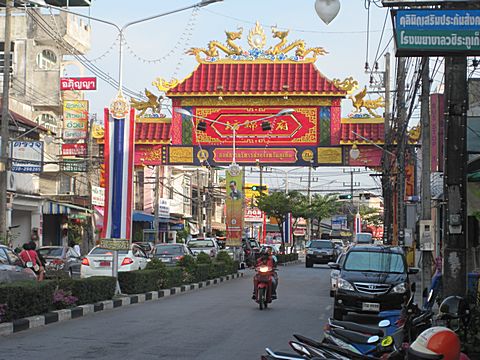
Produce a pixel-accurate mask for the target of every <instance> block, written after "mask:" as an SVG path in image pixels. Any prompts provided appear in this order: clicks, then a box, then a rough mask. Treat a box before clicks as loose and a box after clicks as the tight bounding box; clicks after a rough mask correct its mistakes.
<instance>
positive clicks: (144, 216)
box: [132, 211, 155, 223]
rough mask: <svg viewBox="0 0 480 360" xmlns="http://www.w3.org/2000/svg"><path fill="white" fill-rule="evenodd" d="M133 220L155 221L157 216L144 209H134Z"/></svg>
mask: <svg viewBox="0 0 480 360" xmlns="http://www.w3.org/2000/svg"><path fill="white" fill-rule="evenodd" d="M132 220H133V221H143V222H150V223H153V221H154V220H155V216H153V215H151V214H147V213H144V212H143V211H134V212H133V214H132Z"/></svg>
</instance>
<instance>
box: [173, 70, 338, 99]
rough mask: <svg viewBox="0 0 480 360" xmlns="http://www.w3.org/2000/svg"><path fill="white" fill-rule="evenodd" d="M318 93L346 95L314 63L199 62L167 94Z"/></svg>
mask: <svg viewBox="0 0 480 360" xmlns="http://www.w3.org/2000/svg"><path fill="white" fill-rule="evenodd" d="M285 92H288V93H289V94H295V93H298V94H318V95H323V94H325V95H333V96H344V95H346V92H345V91H343V90H340V89H338V88H337V87H336V86H335V85H333V83H332V82H331V81H330V80H328V79H327V78H326V77H324V76H323V75H322V73H320V71H318V69H317V68H316V67H315V65H314V64H313V63H298V64H296V63H271V64H262V63H254V62H252V63H247V64H245V63H238V64H236V63H227V64H225V63H220V64H215V63H212V64H200V65H199V66H198V67H197V69H196V70H195V71H194V72H193V73H192V74H191V75H190V76H189V77H188V78H186V79H185V80H184V81H182V82H181V83H180V84H178V85H177V86H176V87H174V88H172V89H170V90H169V91H168V93H167V96H172V97H175V95H183V94H188V95H196V94H212V95H214V96H217V95H218V94H219V93H223V94H226V93H232V94H242V93H250V94H259V95H260V94H263V95H269V94H277V93H282V94H284V93H285Z"/></svg>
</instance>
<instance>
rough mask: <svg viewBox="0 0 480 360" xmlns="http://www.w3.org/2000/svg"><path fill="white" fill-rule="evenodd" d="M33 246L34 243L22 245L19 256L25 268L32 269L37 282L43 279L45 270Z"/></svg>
mask: <svg viewBox="0 0 480 360" xmlns="http://www.w3.org/2000/svg"><path fill="white" fill-rule="evenodd" d="M32 243H33V245H32ZM34 244H35V243H34V242H30V243H25V244H23V250H22V251H21V252H20V254H19V256H20V259H22V261H23V263H24V264H25V266H26V267H27V268H30V269H32V271H33V272H34V273H35V274H36V275H37V280H38V281H43V279H44V277H45V270H44V267H43V266H42V262H41V261H40V258H39V257H38V254H37V252H36V251H35V247H34Z"/></svg>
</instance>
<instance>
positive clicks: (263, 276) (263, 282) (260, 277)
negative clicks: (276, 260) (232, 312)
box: [253, 264, 275, 310]
mask: <svg viewBox="0 0 480 360" xmlns="http://www.w3.org/2000/svg"><path fill="white" fill-rule="evenodd" d="M255 270H256V272H257V273H256V274H255V276H254V278H253V283H254V288H255V301H256V302H257V303H258V306H259V308H260V310H263V309H264V308H265V309H266V308H267V307H268V304H270V303H271V302H272V290H273V286H272V281H273V276H274V271H275V270H274V268H273V267H271V266H268V265H266V264H263V265H260V266H257V267H256V268H255Z"/></svg>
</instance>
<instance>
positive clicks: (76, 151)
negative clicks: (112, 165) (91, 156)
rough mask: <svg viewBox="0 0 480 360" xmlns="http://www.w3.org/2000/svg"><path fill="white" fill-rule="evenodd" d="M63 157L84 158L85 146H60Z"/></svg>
mask: <svg viewBox="0 0 480 360" xmlns="http://www.w3.org/2000/svg"><path fill="white" fill-rule="evenodd" d="M62 155H63V156H86V155H87V144H62Z"/></svg>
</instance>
